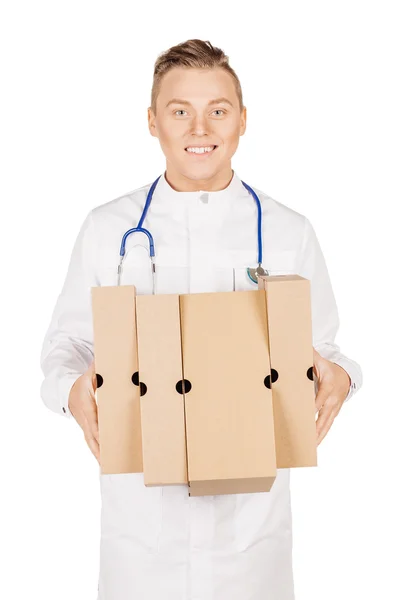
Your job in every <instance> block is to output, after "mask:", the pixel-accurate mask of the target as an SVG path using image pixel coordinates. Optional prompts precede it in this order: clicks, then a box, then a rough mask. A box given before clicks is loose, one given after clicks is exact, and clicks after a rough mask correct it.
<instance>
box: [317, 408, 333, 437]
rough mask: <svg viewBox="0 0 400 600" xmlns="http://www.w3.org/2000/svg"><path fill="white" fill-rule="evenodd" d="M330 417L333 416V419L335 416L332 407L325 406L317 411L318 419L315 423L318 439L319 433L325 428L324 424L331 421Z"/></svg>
mask: <svg viewBox="0 0 400 600" xmlns="http://www.w3.org/2000/svg"><path fill="white" fill-rule="evenodd" d="M332 416H333V418H335V416H336V415H335V414H334V407H333V406H332V405H329V404H325V405H324V406H323V407H322V408H321V410H320V411H319V415H318V419H317V422H316V429H317V437H318V438H319V436H320V435H321V432H322V431H323V430H324V428H325V427H326V424H327V423H328V421H329V420H330V419H331V417H332Z"/></svg>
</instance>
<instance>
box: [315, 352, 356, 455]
mask: <svg viewBox="0 0 400 600" xmlns="http://www.w3.org/2000/svg"><path fill="white" fill-rule="evenodd" d="M314 373H315V374H316V376H317V378H318V393H317V396H316V398H315V409H316V411H315V412H316V413H317V412H319V415H318V419H317V422H316V426H317V445H319V444H320V443H321V442H322V440H323V439H324V437H325V436H326V434H327V433H328V431H329V430H330V428H331V426H332V423H333V421H334V420H335V418H336V417H337V415H338V413H339V411H340V409H341V408H342V405H343V402H344V401H345V399H346V397H347V394H348V392H349V389H350V384H351V379H350V377H349V375H348V373H347V372H346V371H345V370H344V369H343V368H342V367H340V366H339V365H337V364H336V363H333V362H332V361H330V360H327V359H326V358H323V357H322V356H321V355H320V354H319V353H318V352H317V351H316V350H315V348H314Z"/></svg>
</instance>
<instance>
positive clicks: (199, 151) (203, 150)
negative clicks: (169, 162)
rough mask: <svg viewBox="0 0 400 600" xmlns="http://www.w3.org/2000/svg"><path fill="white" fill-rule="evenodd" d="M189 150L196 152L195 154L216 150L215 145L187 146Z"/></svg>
mask: <svg viewBox="0 0 400 600" xmlns="http://www.w3.org/2000/svg"><path fill="white" fill-rule="evenodd" d="M186 150H187V152H194V153H195V154H204V152H211V151H212V150H214V146H208V147H207V148H190V147H189V148H186Z"/></svg>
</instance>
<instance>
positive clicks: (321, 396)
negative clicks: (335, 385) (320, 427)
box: [315, 384, 331, 413]
mask: <svg viewBox="0 0 400 600" xmlns="http://www.w3.org/2000/svg"><path fill="white" fill-rule="evenodd" d="M330 393H331V392H330V389H329V388H328V387H326V386H324V384H321V385H320V386H319V388H318V392H317V396H316V398H315V412H316V413H317V412H319V411H320V410H321V408H322V407H323V406H324V404H326V402H327V400H328V398H329V396H330Z"/></svg>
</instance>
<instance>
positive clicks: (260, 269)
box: [118, 175, 268, 284]
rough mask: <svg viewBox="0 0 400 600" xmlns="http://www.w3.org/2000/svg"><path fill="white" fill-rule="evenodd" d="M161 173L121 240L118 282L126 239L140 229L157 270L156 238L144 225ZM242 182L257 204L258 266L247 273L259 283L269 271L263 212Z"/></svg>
mask: <svg viewBox="0 0 400 600" xmlns="http://www.w3.org/2000/svg"><path fill="white" fill-rule="evenodd" d="M160 177H161V175H160V176H159V177H157V179H156V180H155V181H154V182H153V183H152V184H151V186H150V189H149V191H148V194H147V197H146V202H145V205H144V208H143V212H142V216H141V217H140V220H139V223H138V226H137V227H132V229H128V231H126V232H125V233H124V235H123V237H122V240H121V247H120V251H119V256H120V261H119V265H118V284H119V282H120V275H121V267H122V262H123V260H124V256H125V246H126V240H127V238H128V237H129V236H130V235H131V234H132V233H136V232H138V231H140V232H141V233H144V234H145V235H146V236H147V238H148V240H149V254H150V259H151V263H152V271H153V274H154V272H155V264H154V256H155V252H154V239H153V236H152V235H151V233H150V231H149V230H148V229H145V228H144V227H143V222H144V220H145V218H146V215H147V211H148V210H149V207H150V203H151V200H152V198H153V194H154V190H155V188H156V186H157V183H158V181H159V179H160ZM241 181H242V180H241ZM242 184H243V185H244V187H245V188H246V190H247V191H248V192H249V193H250V194H251V195H252V196H253V198H254V200H255V202H256V205H257V238H258V259H257V262H258V267H257V268H256V269H251V268H250V267H249V268H248V269H247V274H248V276H249V277H250V279H251V280H252V281H253V282H254V283H257V277H258V275H268V271H266V270H265V269H263V267H262V254H263V252H262V213H261V203H260V199H259V197H258V196H257V194H256V193H255V191H254V190H253V189H252V188H251V187H250V186H249V185H248V184H247V183H245V182H244V181H242Z"/></svg>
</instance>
